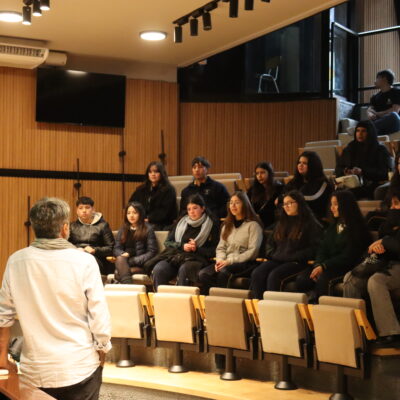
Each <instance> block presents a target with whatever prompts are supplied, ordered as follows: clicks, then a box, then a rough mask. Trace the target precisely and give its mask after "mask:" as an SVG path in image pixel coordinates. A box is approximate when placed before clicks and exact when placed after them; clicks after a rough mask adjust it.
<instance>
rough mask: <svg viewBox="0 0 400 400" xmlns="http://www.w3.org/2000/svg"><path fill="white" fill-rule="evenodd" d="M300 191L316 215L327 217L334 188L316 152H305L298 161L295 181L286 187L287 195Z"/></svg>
mask: <svg viewBox="0 0 400 400" xmlns="http://www.w3.org/2000/svg"><path fill="white" fill-rule="evenodd" d="M291 190H298V191H299V192H301V193H302V194H303V196H304V199H305V200H306V202H307V204H308V206H309V207H310V208H311V211H312V212H313V213H314V215H315V216H316V217H317V218H318V219H319V220H322V219H324V218H325V217H326V214H327V210H328V201H329V196H330V195H331V193H332V186H331V184H330V183H329V181H328V179H327V178H326V176H325V174H324V170H323V167H322V162H321V159H320V158H319V156H318V154H317V153H315V152H314V151H304V152H303V153H302V154H300V156H299V158H298V159H297V166H296V171H295V173H294V177H293V179H292V180H291V181H290V182H289V183H288V184H287V185H286V186H285V190H284V191H285V193H287V192H290V191H291Z"/></svg>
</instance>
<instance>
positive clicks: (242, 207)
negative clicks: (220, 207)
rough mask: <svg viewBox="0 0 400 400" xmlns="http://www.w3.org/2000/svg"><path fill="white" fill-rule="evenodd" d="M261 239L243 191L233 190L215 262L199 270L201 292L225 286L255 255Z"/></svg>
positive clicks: (252, 211) (251, 261) (257, 222)
mask: <svg viewBox="0 0 400 400" xmlns="http://www.w3.org/2000/svg"><path fill="white" fill-rule="evenodd" d="M262 239H263V230H262V222H261V221H260V219H259V217H258V216H257V214H256V213H255V212H254V209H253V207H252V206H251V203H250V201H249V199H248V197H247V195H246V193H244V192H235V193H234V194H233V195H232V196H231V198H230V201H229V204H228V215H227V217H226V219H225V221H224V223H223V225H222V229H221V236H220V241H219V243H218V246H217V251H216V262H215V263H214V264H211V265H209V266H208V267H206V268H203V269H202V270H201V271H200V273H199V281H200V282H201V284H202V292H203V293H204V294H208V291H209V288H210V287H212V286H218V287H226V286H227V285H228V281H229V278H230V277H231V275H233V274H240V273H241V272H243V271H245V270H247V269H248V268H249V267H250V266H251V264H252V263H253V262H254V260H255V259H256V257H257V256H258V252H259V250H260V247H261V243H262Z"/></svg>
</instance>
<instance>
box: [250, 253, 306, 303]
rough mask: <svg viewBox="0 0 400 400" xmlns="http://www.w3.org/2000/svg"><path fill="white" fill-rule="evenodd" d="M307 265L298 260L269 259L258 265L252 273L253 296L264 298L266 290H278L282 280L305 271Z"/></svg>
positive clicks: (251, 287)
mask: <svg viewBox="0 0 400 400" xmlns="http://www.w3.org/2000/svg"><path fill="white" fill-rule="evenodd" d="M304 268H305V265H304V264H302V263H297V262H286V263H285V262H283V263H280V262H276V261H267V262H264V263H262V264H260V265H259V266H258V267H256V268H255V269H254V270H253V272H252V274H251V282H250V289H251V291H252V292H253V297H255V298H257V299H260V300H261V299H262V298H263V294H264V292H265V291H266V290H269V291H275V292H278V291H280V290H281V283H282V281H283V280H284V279H285V278H287V277H289V276H290V275H294V274H297V273H298V272H301V271H303V270H304Z"/></svg>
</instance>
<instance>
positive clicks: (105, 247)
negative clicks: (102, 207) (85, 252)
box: [68, 212, 115, 258]
mask: <svg viewBox="0 0 400 400" xmlns="http://www.w3.org/2000/svg"><path fill="white" fill-rule="evenodd" d="M68 240H69V241H70V242H71V243H72V244H74V245H75V246H76V247H81V248H84V247H86V246H90V247H93V248H94V249H95V250H96V253H95V256H96V257H101V258H105V257H108V256H111V255H112V252H113V247H114V243H115V240H114V235H113V233H112V231H111V229H110V226H109V225H108V222H106V221H105V220H104V219H103V217H102V215H101V213H97V212H96V213H95V215H94V219H93V221H92V223H91V224H84V223H83V222H81V221H80V220H79V219H78V220H77V221H74V222H72V224H71V226H70V234H69V239H68Z"/></svg>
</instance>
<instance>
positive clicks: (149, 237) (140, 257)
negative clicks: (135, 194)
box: [114, 202, 158, 283]
mask: <svg viewBox="0 0 400 400" xmlns="http://www.w3.org/2000/svg"><path fill="white" fill-rule="evenodd" d="M157 251H158V245H157V239H156V236H155V234H154V230H153V228H152V227H151V225H150V224H148V223H146V221H145V211H144V208H143V206H142V205H141V204H140V203H138V202H129V203H128V204H127V206H126V208H125V214H124V224H123V226H122V227H121V228H120V230H119V231H118V234H117V239H116V243H115V247H114V255H115V257H116V258H117V259H116V262H115V267H116V278H117V280H118V281H119V282H120V283H132V273H143V266H144V263H145V262H146V261H148V260H150V259H151V258H152V257H154V256H155V255H156V254H157ZM131 268H134V269H135V270H134V271H133V272H131Z"/></svg>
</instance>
